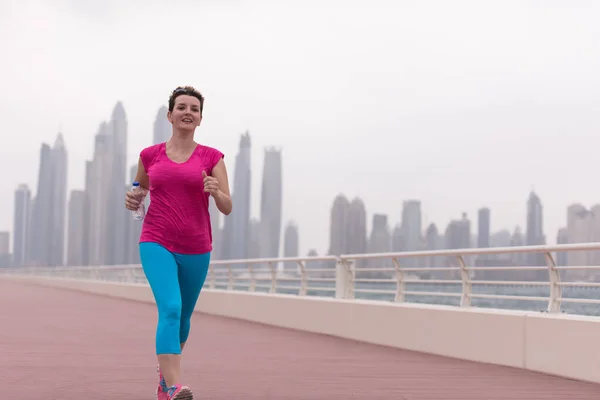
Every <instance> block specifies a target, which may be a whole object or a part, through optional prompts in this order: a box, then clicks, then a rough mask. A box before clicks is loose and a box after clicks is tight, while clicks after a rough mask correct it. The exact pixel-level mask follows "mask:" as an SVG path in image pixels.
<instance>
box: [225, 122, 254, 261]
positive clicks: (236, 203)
mask: <svg viewBox="0 0 600 400" xmlns="http://www.w3.org/2000/svg"><path fill="white" fill-rule="evenodd" d="M250 149H251V141H250V133H249V132H246V133H244V134H243V135H242V136H241V138H240V149H239V152H238V154H237V156H236V158H235V170H234V180H233V191H232V194H231V197H232V199H231V200H232V203H233V210H234V212H232V213H231V214H229V215H228V216H226V217H225V226H224V229H223V230H224V232H223V240H222V245H223V247H222V258H223V259H230V260H231V259H238V260H241V259H246V258H248V257H247V254H248V253H247V252H248V248H249V247H250V246H249V244H248V239H249V238H250V233H251V232H250V193H251V192H250V189H251V167H250V165H251V164H250V155H251V154H250Z"/></svg>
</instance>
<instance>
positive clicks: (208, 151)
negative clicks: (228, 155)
mask: <svg viewBox="0 0 600 400" xmlns="http://www.w3.org/2000/svg"><path fill="white" fill-rule="evenodd" d="M198 149H199V150H200V154H202V155H203V156H205V157H206V156H208V157H217V158H222V157H225V155H224V154H223V152H221V150H219V149H217V148H215V147H211V146H207V145H205V144H198Z"/></svg>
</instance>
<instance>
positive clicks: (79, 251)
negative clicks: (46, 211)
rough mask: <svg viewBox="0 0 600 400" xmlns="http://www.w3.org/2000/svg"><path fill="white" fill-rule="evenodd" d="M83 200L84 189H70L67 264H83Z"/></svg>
mask: <svg viewBox="0 0 600 400" xmlns="http://www.w3.org/2000/svg"><path fill="white" fill-rule="evenodd" d="M85 202H86V200H85V191H83V190H72V191H71V196H70V199H69V230H68V235H67V237H68V246H67V265H69V266H80V265H84V264H83V249H84V247H85V242H84V239H85V237H84V231H85V214H86V212H85Z"/></svg>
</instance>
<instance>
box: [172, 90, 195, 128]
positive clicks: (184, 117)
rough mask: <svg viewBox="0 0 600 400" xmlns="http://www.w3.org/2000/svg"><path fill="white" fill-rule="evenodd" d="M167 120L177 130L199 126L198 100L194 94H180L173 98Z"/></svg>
mask: <svg viewBox="0 0 600 400" xmlns="http://www.w3.org/2000/svg"><path fill="white" fill-rule="evenodd" d="M168 118H169V121H171V123H172V124H173V127H175V128H176V129H179V130H192V131H193V130H194V129H196V127H197V126H200V121H201V120H202V115H201V114H200V100H198V99H197V98H196V97H194V96H188V95H186V94H182V95H181V96H177V98H176V99H175V105H174V106H173V111H171V112H169V115H168Z"/></svg>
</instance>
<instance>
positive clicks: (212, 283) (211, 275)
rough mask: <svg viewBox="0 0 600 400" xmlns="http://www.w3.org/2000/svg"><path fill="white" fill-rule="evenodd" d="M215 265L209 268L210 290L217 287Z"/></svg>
mask: <svg viewBox="0 0 600 400" xmlns="http://www.w3.org/2000/svg"><path fill="white" fill-rule="evenodd" d="M215 274H216V273H215V264H212V265H209V266H208V277H209V286H208V287H209V288H211V289H214V288H215V286H216V280H217V278H216V276H215Z"/></svg>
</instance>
